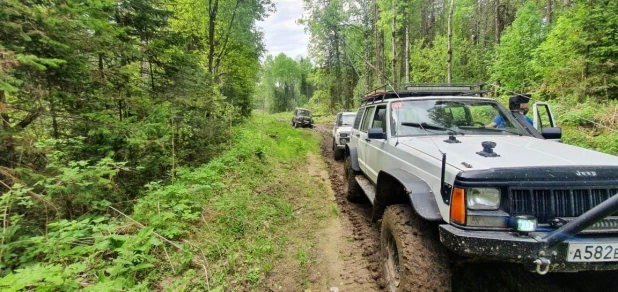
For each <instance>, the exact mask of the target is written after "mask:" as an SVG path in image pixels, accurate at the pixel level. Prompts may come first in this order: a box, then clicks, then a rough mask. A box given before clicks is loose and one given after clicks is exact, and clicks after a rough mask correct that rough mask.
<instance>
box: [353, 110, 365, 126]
mask: <svg viewBox="0 0 618 292" xmlns="http://www.w3.org/2000/svg"><path fill="white" fill-rule="evenodd" d="M364 110H365V108H362V107H361V108H360V109H358V112H357V113H356V118H355V119H354V126H353V127H352V128H354V129H355V130H358V127H360V123H361V120H362V119H363V111H364Z"/></svg>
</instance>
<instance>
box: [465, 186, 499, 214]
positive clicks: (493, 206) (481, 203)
mask: <svg viewBox="0 0 618 292" xmlns="http://www.w3.org/2000/svg"><path fill="white" fill-rule="evenodd" d="M467 201H468V209H470V210H497V209H498V207H500V190H499V189H494V188H470V189H468V192H467Z"/></svg>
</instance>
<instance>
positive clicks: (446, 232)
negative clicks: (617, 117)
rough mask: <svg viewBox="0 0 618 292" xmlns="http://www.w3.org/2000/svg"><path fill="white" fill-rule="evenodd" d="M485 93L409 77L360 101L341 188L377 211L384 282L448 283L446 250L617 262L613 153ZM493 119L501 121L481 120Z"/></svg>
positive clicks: (599, 265)
mask: <svg viewBox="0 0 618 292" xmlns="http://www.w3.org/2000/svg"><path fill="white" fill-rule="evenodd" d="M482 93H483V91H482V90H479V89H476V88H475V87H474V86H472V85H470V86H463V85H457V86H451V87H435V88H434V87H427V88H425V87H417V86H409V87H407V88H406V89H403V90H397V91H395V90H381V91H375V92H372V93H371V94H369V95H367V96H366V97H365V98H364V99H363V101H362V106H361V107H360V109H359V110H358V113H357V116H356V119H355V121H354V125H353V127H352V130H351V141H350V143H348V144H347V145H346V147H345V171H346V183H347V196H348V199H349V200H351V201H359V200H365V199H364V198H365V197H366V199H368V200H369V202H371V204H372V205H373V216H372V217H373V218H372V219H373V221H374V222H377V221H379V220H381V249H382V255H383V259H384V264H385V266H384V267H385V270H386V277H387V288H388V290H389V291H429V290H431V291H449V290H451V286H450V278H451V272H450V263H451V260H453V257H456V258H457V259H461V258H463V259H465V260H491V261H502V262H515V263H520V264H523V265H525V266H526V267H527V268H529V269H530V270H532V271H536V272H538V273H539V274H545V273H547V272H564V271H583V270H610V269H612V270H613V269H617V268H618V216H617V217H615V216H612V214H617V212H618V196H615V194H616V193H618V157H615V156H612V155H607V154H603V153H599V152H595V151H591V150H587V149H583V148H579V147H575V146H571V145H566V144H562V143H557V142H555V141H550V140H547V139H545V138H557V137H556V133H557V131H556V129H555V128H554V129H551V131H548V132H547V133H545V132H546V131H545V129H541V131H540V132H538V131H536V129H535V128H534V127H532V126H526V125H524V124H522V122H520V120H523V119H521V116H519V117H518V116H517V112H516V111H512V112H511V111H509V110H507V109H506V108H504V107H503V106H502V105H501V104H500V103H498V102H496V101H495V100H493V99H490V98H484V97H481V96H480V94H482ZM535 112H536V111H535ZM496 117H502V119H503V120H504V125H503V127H502V128H490V127H486V126H487V125H488V124H491V121H493V120H494V119H496ZM524 122H525V123H526V124H528V125H529V123H528V122H526V121H525V120H524ZM558 133H559V131H558ZM544 135H545V136H547V137H545V136H544ZM449 250H450V252H448V251H449ZM453 254H454V255H453Z"/></svg>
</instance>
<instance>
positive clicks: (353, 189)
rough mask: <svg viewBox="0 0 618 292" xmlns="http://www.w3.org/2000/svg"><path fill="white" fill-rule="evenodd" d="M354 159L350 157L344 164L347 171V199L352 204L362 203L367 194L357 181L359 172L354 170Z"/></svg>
mask: <svg viewBox="0 0 618 292" xmlns="http://www.w3.org/2000/svg"><path fill="white" fill-rule="evenodd" d="M351 159H352V158H351V157H350V156H349V155H348V156H346V157H345V160H344V162H343V168H344V169H345V182H346V199H348V201H350V202H358V201H360V200H361V199H362V198H363V196H364V195H365V193H364V192H363V189H361V187H360V185H359V184H358V182H357V181H356V178H355V176H356V175H357V174H358V172H356V171H354V169H352V160H351Z"/></svg>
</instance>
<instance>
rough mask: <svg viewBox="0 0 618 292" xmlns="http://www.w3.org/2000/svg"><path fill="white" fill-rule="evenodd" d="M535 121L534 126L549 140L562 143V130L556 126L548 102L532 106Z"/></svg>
mask: <svg viewBox="0 0 618 292" xmlns="http://www.w3.org/2000/svg"><path fill="white" fill-rule="evenodd" d="M532 113H533V115H534V119H533V120H532V121H533V123H532V126H533V127H534V128H535V129H536V130H537V131H539V132H540V133H541V135H543V137H544V138H545V139H547V140H555V141H560V139H561V138H562V129H561V128H560V127H558V126H557V125H556V120H555V119H554V115H553V114H552V112H551V109H550V108H549V104H548V103H546V102H535V103H534V104H533V105H532Z"/></svg>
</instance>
